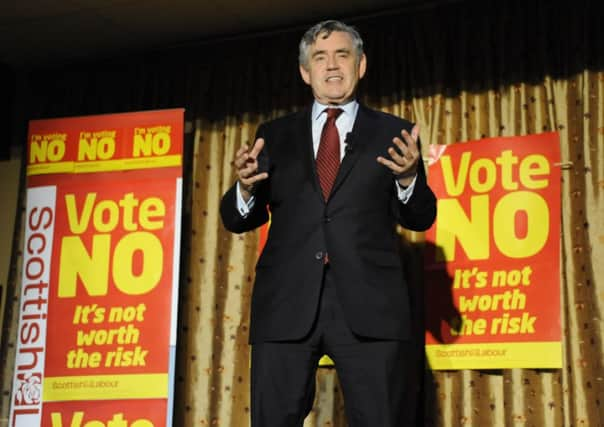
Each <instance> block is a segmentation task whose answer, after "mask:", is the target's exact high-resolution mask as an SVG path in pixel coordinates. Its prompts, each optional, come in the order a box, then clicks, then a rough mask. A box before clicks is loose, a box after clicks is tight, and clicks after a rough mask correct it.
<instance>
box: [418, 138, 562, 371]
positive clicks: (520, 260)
mask: <svg viewBox="0 0 604 427" xmlns="http://www.w3.org/2000/svg"><path fill="white" fill-rule="evenodd" d="M559 144H560V143H559V137H558V134H557V133H544V134H539V135H530V136H522V137H506V138H492V139H483V140H480V141H473V142H466V143H458V144H453V145H448V146H432V147H431V153H430V154H431V156H430V157H431V158H430V161H429V183H430V186H431V187H432V189H433V190H434V192H435V194H436V196H437V198H438V215H437V220H436V222H435V224H434V225H433V227H432V228H431V229H430V230H429V231H428V232H427V235H426V245H427V247H426V252H425V253H426V257H425V262H426V265H425V267H426V280H425V283H426V290H425V304H426V306H425V310H426V329H427V332H426V354H427V358H428V363H429V367H430V368H431V369H504V368H560V367H561V366H562V349H561V328H560V216H561V212H560V167H559V161H560V148H559V147H560V145H559Z"/></svg>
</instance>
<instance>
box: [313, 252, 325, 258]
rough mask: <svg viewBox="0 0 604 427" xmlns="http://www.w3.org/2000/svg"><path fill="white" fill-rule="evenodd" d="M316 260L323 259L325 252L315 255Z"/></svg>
mask: <svg viewBox="0 0 604 427" xmlns="http://www.w3.org/2000/svg"><path fill="white" fill-rule="evenodd" d="M315 259H323V252H321V251H319V252H317V253H316V254H315Z"/></svg>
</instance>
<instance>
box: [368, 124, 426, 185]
mask: <svg viewBox="0 0 604 427" xmlns="http://www.w3.org/2000/svg"><path fill="white" fill-rule="evenodd" d="M401 136H402V139H401V138H399V137H395V138H393V139H392V143H393V144H394V145H395V146H396V147H397V148H398V149H395V148H394V147H390V148H388V154H389V155H390V158H389V159H387V158H385V157H382V156H378V158H377V161H378V163H380V164H382V165H384V166H386V167H387V168H388V169H390V170H391V171H392V173H393V174H394V176H395V178H396V179H397V180H398V182H399V184H400V185H402V186H403V187H408V186H409V185H411V183H412V182H413V179H414V178H415V175H416V174H417V164H418V162H419V148H418V146H417V139H418V137H419V126H418V125H415V126H413V129H411V135H409V133H408V132H407V131H406V130H402V131H401ZM403 140H404V142H403Z"/></svg>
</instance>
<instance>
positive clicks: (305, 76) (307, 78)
mask: <svg viewBox="0 0 604 427" xmlns="http://www.w3.org/2000/svg"><path fill="white" fill-rule="evenodd" d="M299 68H300V75H301V76H302V80H304V83H306V84H307V85H310V73H309V72H308V70H307V69H306V68H304V66H303V65H300V66H299Z"/></svg>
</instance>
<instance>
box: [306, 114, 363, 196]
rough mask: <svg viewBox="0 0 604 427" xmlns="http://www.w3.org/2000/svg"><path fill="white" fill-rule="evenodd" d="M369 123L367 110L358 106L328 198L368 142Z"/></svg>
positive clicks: (342, 180)
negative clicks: (345, 151) (344, 152)
mask: <svg viewBox="0 0 604 427" xmlns="http://www.w3.org/2000/svg"><path fill="white" fill-rule="evenodd" d="M371 123H372V120H371V116H370V112H369V110H367V109H366V108H365V107H363V106H362V105H360V104H359V109H358V111H357V117H356V119H355V121H354V126H353V127H352V132H351V133H350V135H349V136H348V138H350V140H349V141H348V148H349V149H348V150H347V153H346V155H345V156H344V158H343V159H342V163H341V164H340V169H339V170H338V175H337V176H336V180H335V182H334V184H333V188H332V189H331V195H330V197H331V196H332V195H333V194H334V193H335V192H336V191H337V190H338V188H339V187H340V186H341V185H342V183H343V182H344V180H345V179H346V177H347V176H348V174H349V173H350V171H351V170H352V167H353V166H354V164H355V163H356V161H357V160H358V158H359V156H360V155H361V153H362V152H363V150H364V148H365V145H366V144H367V142H368V141H369V137H370V135H371V133H372V132H371V129H372V124H371ZM315 174H316V172H315Z"/></svg>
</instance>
